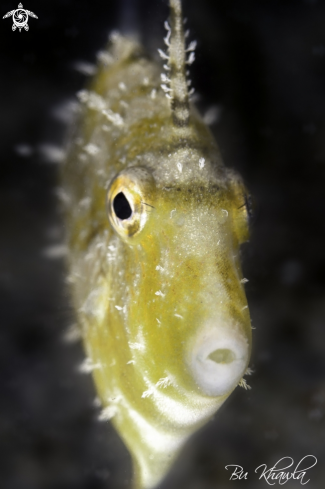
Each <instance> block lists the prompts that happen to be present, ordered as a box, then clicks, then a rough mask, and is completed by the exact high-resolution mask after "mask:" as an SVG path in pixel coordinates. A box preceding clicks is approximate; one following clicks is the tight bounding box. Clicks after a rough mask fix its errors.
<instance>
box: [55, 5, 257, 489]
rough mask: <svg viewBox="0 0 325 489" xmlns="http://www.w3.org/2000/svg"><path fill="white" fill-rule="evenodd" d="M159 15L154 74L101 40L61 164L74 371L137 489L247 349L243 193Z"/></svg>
mask: <svg viewBox="0 0 325 489" xmlns="http://www.w3.org/2000/svg"><path fill="white" fill-rule="evenodd" d="M170 8H171V15H170V25H169V24H167V37H166V43H167V45H168V51H167V53H165V54H164V53H161V54H162V55H163V56H164V57H165V58H166V59H165V64H166V66H165V68H166V71H165V73H164V74H163V75H162V76H161V71H162V67H161V66H160V65H159V64H157V63H156V62H154V61H152V60H151V59H150V58H148V56H147V55H146V54H145V52H144V51H143V50H142V47H141V46H140V45H139V44H138V43H137V42H136V41H134V40H133V39H130V38H126V37H123V36H120V35H119V34H117V33H113V35H112V36H111V40H110V45H109V48H108V49H107V50H105V51H103V52H102V53H101V55H100V61H99V66H98V70H97V74H96V76H95V77H94V79H93V80H92V82H91V84H90V86H89V87H88V89H87V90H82V91H81V92H79V99H80V101H81V104H80V116H79V123H78V124H77V125H76V127H75V129H74V135H73V136H72V139H71V141H72V142H71V148H70V150H69V157H68V159H67V161H66V163H65V165H64V168H63V187H64V200H65V207H66V228H67V241H68V247H69V258H68V266H69V282H70V284H71V289H72V300H73V304H74V308H75V310H76V314H77V318H78V322H79V325H80V328H81V332H82V337H83V341H84V346H85V351H86V355H87V360H86V363H85V368H86V369H87V370H89V371H92V373H93V377H94V381H95V384H96V388H97V392H98V396H99V398H100V400H101V403H102V406H103V411H102V414H101V417H102V419H111V420H112V422H113V424H114V426H115V427H116V429H117V431H118V432H119V434H120V436H121V437H122V439H123V440H124V442H125V444H126V446H127V447H128V449H129V451H130V453H131V456H132V459H133V462H134V472H135V476H134V481H135V487H137V488H138V489H152V488H154V487H155V486H157V484H159V482H160V481H161V480H162V479H163V478H164V476H165V475H166V473H167V472H168V470H169V468H170V466H171V465H172V463H173V462H174V461H175V459H176V457H177V455H178V453H179V451H180V450H181V448H182V446H183V445H184V443H185V442H186V440H187V439H188V438H189V436H190V435H191V434H192V433H194V432H195V431H196V430H197V429H198V428H199V427H201V426H202V425H203V424H204V423H205V422H206V421H207V420H208V419H209V418H210V417H211V416H212V415H213V414H214V413H215V412H216V411H217V409H218V408H219V407H220V406H221V404H222V403H223V402H224V401H225V399H226V398H227V397H228V396H229V394H230V393H231V392H232V391H233V389H234V388H235V387H236V386H237V385H238V383H239V382H240V381H241V379H242V377H243V375H244V373H245V371H246V369H247V366H248V362H249V358H250V352H251V324H250V317H249V311H248V308H247V301H246V296H245V291H244V287H243V277H242V273H241V268H240V263H239V256H238V255H239V246H240V244H241V243H242V242H244V241H246V240H247V238H248V228H247V208H246V199H247V198H246V189H245V187H244V185H243V183H242V181H241V179H240V177H239V176H238V175H237V174H235V173H234V172H232V171H230V170H228V169H226V168H225V166H224V165H223V162H222V159H221V155H220V152H219V150H218V146H217V144H216V142H215V140H214V138H213V136H212V134H211V133H210V131H209V129H208V128H207V127H206V126H205V124H204V123H203V121H202V119H201V117H200V115H199V114H198V112H197V110H196V109H195V107H194V105H193V104H192V103H191V102H190V100H189V92H188V89H187V77H186V62H187V61H191V58H190V59H189V56H191V47H190V54H189V53H186V50H185V47H184V46H185V44H184V32H183V22H182V15H181V5H180V2H179V0H171V1H170ZM161 78H162V81H163V83H162V86H161ZM166 95H167V96H168V97H166Z"/></svg>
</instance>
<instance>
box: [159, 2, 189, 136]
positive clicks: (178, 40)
mask: <svg viewBox="0 0 325 489" xmlns="http://www.w3.org/2000/svg"><path fill="white" fill-rule="evenodd" d="M169 3H170V27H169V25H168V24H167V29H168V34H167V37H166V39H165V41H166V43H167V45H168V54H169V55H168V65H167V67H168V74H169V79H168V81H169V88H170V90H169V92H170V99H171V109H172V118H173V124H174V126H176V127H185V126H188V124H189V119H190V106H189V93H188V84H187V79H186V63H189V64H190V63H191V62H192V61H193V60H194V56H190V58H189V59H188V60H187V59H186V52H187V51H188V50H186V49H185V35H184V29H183V17H182V6H181V0H170V2H169ZM190 50H192V49H190ZM193 54H194V53H193Z"/></svg>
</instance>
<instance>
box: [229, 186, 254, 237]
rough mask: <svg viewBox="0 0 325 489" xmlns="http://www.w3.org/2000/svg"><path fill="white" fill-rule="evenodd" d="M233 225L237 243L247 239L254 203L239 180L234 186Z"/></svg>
mask: <svg viewBox="0 0 325 489" xmlns="http://www.w3.org/2000/svg"><path fill="white" fill-rule="evenodd" d="M234 194H235V200H234V225H235V232H236V235H237V238H238V242H239V244H241V243H244V242H245V241H248V239H249V225H250V224H251V220H252V218H253V210H254V204H253V199H252V197H251V195H250V194H249V192H248V191H247V190H246V188H245V187H244V185H243V183H242V182H241V181H240V180H237V181H236V183H235V186H234Z"/></svg>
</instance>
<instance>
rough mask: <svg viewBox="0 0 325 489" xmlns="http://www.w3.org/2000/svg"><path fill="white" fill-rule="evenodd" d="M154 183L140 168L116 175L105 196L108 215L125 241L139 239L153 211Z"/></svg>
mask: <svg viewBox="0 0 325 489" xmlns="http://www.w3.org/2000/svg"><path fill="white" fill-rule="evenodd" d="M154 189H155V183H154V179H153V177H152V175H151V173H150V172H149V171H148V170H147V169H145V168H142V167H134V168H129V169H128V170H124V171H122V172H121V173H119V174H118V175H117V176H116V177H115V178H114V180H113V181H112V183H111V185H110V187H109V189H108V192H107V214H108V219H109V222H110V223H111V225H112V227H113V228H114V230H115V231H116V232H117V233H118V234H119V235H120V236H121V238H123V239H124V240H129V239H130V238H132V237H134V236H135V235H138V234H139V233H140V231H142V229H144V227H145V225H146V223H147V221H148V219H149V217H150V214H151V213H152V212H153V211H154V204H153V198H154Z"/></svg>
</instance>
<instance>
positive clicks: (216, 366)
mask: <svg viewBox="0 0 325 489" xmlns="http://www.w3.org/2000/svg"><path fill="white" fill-rule="evenodd" d="M248 360H249V346H248V341H247V339H246V338H245V336H244V335H243V334H242V333H241V331H240V327H239V326H236V325H231V326H230V327H225V325H223V326H221V327H220V326H219V325H218V323H215V322H213V321H211V322H210V323H209V324H207V325H205V326H204V327H203V328H202V329H201V331H199V333H197V334H196V336H195V338H194V340H192V342H191V346H190V351H189V354H188V365H189V368H190V371H191V373H192V376H193V378H194V380H195V382H196V383H197V385H198V386H199V388H200V389H201V390H202V391H203V392H204V394H206V395H208V396H223V395H228V394H230V392H231V391H232V390H233V389H234V388H235V387H236V385H237V384H238V382H239V381H240V379H241V378H242V376H243V375H244V373H245V370H246V367H247V364H248Z"/></svg>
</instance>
